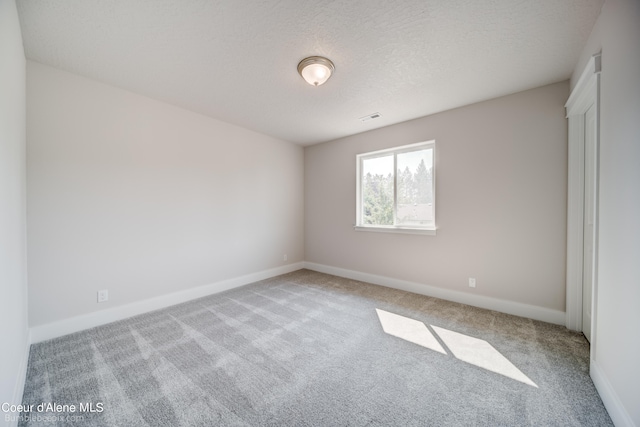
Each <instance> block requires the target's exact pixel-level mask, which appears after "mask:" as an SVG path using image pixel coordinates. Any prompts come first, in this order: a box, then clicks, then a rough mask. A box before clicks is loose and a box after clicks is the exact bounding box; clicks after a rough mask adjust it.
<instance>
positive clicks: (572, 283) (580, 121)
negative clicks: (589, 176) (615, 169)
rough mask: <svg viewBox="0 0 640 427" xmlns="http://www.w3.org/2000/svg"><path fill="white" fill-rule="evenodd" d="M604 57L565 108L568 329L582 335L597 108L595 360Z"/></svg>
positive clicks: (594, 61)
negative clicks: (590, 126)
mask: <svg viewBox="0 0 640 427" xmlns="http://www.w3.org/2000/svg"><path fill="white" fill-rule="evenodd" d="M600 71H601V54H600V53H598V54H596V55H593V56H592V57H591V58H590V59H589V62H588V63H587V66H586V67H585V69H584V71H583V72H582V74H581V75H580V79H579V80H578V83H577V84H576V86H575V87H574V89H573V91H571V95H570V96H569V99H568V100H567V103H566V104H565V108H566V110H567V119H568V120H569V141H568V142H569V147H568V148H569V152H568V155H569V161H568V177H567V178H568V189H567V197H568V199H567V281H566V291H567V301H566V326H567V328H569V329H572V330H576V331H582V330H583V325H582V281H583V277H582V276H583V251H584V239H583V233H584V189H585V166H584V162H585V132H584V126H585V113H586V112H587V110H588V109H589V108H590V107H591V106H592V105H593V107H594V108H595V118H596V120H595V127H596V129H595V131H594V136H595V144H594V145H595V153H594V154H595V156H594V158H595V186H594V193H595V194H594V196H595V199H594V200H595V212H594V214H595V218H594V239H593V292H592V308H591V316H592V317H591V357H592V359H593V358H594V356H595V343H596V335H597V329H596V327H595V326H596V325H597V306H598V304H597V301H598V299H597V297H598V281H597V278H598V274H597V271H598V262H597V261H598V240H597V239H598V186H599V185H598V183H599V175H598V163H599V147H600Z"/></svg>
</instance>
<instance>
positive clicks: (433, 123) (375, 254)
mask: <svg viewBox="0 0 640 427" xmlns="http://www.w3.org/2000/svg"><path fill="white" fill-rule="evenodd" d="M568 88H569V86H568V82H561V83H557V84H553V85H549V86H545V87H541V88H538V89H533V90H529V91H526V92H521V93H517V94H514V95H510V96H506V97H502V98H498V99H494V100H490V101H485V102H481V103H478V104H474V105H470V106H467V107H463V108H458V109H455V110H450V111H447V112H443V113H440V114H435V115H432V116H428V117H424V118H420V119H416V120H412V121H409V122H405V123H401V124H398V125H394V126H389V127H385V128H381V129H377V130H373V131H370V132H366V133H362V134H359V135H355V136H351V137H347V138H343V139H339V140H336V141H331V142H328V143H324V144H319V145H314V146H311V147H307V148H305V219H306V221H305V258H306V260H307V261H310V262H313V263H318V264H323V265H328V266H332V267H338V268H344V269H348V270H354V271H357V272H364V273H369V274H376V275H380V276H386V277H390V278H394V279H401V280H406V281H410V282H416V283H420V284H425V285H431V286H435V287H441V288H445V289H449V290H456V291H461V292H470V293H473V294H475V295H481V296H488V297H494V298H499V299H503V300H508V301H514V302H519V303H525V304H529V305H533V306H539V307H544V308H548V309H553V310H560V311H562V312H563V311H564V310H565V258H566V254H565V251H566V182H567V123H566V120H565V112H564V108H563V106H564V103H565V102H566V100H567V97H568V93H569V92H568ZM431 139H435V140H436V152H437V156H436V168H437V184H436V197H437V207H436V209H437V212H436V215H437V216H436V221H437V227H438V230H437V235H436V236H419V235H403V234H383V233H373V232H356V231H354V230H353V227H352V226H353V223H354V221H355V207H356V202H355V185H356V160H355V156H356V154H358V153H363V152H368V151H373V150H378V149H382V148H388V147H393V146H398V145H404V144H410V143H414V142H420V141H426V140H431ZM468 277H475V278H476V279H477V288H475V289H473V290H471V289H470V288H469V287H468V281H467V279H468Z"/></svg>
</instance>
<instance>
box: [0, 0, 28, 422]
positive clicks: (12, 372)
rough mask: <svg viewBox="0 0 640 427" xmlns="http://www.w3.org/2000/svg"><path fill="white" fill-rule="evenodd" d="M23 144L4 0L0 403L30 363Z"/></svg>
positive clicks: (13, 30) (14, 25)
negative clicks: (28, 358) (28, 353)
mask: <svg viewBox="0 0 640 427" xmlns="http://www.w3.org/2000/svg"><path fill="white" fill-rule="evenodd" d="M25 144H26V139H25V59H24V49H23V48H22V36H21V34H20V24H19V22H18V14H17V11H16V5H15V2H14V0H0V337H2V341H1V342H2V350H0V404H2V403H4V402H14V399H16V398H18V399H19V398H20V397H21V393H22V387H23V383H24V373H25V368H26V363H27V350H28V347H27V345H28V328H27V269H26V211H25V203H26V172H25V171H26V163H25ZM14 403H17V402H14ZM4 415H5V414H2V419H3V421H4Z"/></svg>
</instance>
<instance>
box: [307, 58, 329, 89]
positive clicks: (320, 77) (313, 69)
mask: <svg viewBox="0 0 640 427" xmlns="http://www.w3.org/2000/svg"><path fill="white" fill-rule="evenodd" d="M335 69H336V67H335V66H334V65H333V62H331V60H329V59H327V58H323V57H322V56H310V57H308V58H304V59H303V60H302V61H300V63H299V64H298V73H300V75H301V76H302V78H303V79H304V80H305V81H306V82H307V83H309V84H310V85H312V86H320V85H321V84H323V83H324V82H326V81H327V80H329V77H331V73H333V70H335Z"/></svg>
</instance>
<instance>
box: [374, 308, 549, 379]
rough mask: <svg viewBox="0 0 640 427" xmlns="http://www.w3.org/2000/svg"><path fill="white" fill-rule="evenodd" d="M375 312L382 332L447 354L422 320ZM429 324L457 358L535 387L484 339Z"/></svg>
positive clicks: (378, 310)
mask: <svg viewBox="0 0 640 427" xmlns="http://www.w3.org/2000/svg"><path fill="white" fill-rule="evenodd" d="M376 313H377V314H378V319H380V324H381V325H382V329H383V330H384V332H385V333H387V334H389V335H393V336H394V337H398V338H401V339H403V340H405V341H409V342H411V343H414V344H418V345H420V346H422V347H425V348H428V349H430V350H434V351H437V352H438V353H442V354H447V351H446V350H445V349H444V348H443V347H442V345H440V343H439V342H438V340H437V338H436V337H435V336H434V334H432V333H431V331H429V328H427V326H426V325H425V324H424V323H422V322H420V321H418V320H415V319H411V318H409V317H405V316H401V315H399V314H394V313H390V312H388V311H385V310H380V309H378V308H376ZM431 328H432V329H433V331H434V332H435V334H436V335H437V336H438V337H439V338H440V339H441V340H442V342H444V344H445V345H446V346H447V347H448V348H449V351H450V352H451V353H452V354H453V356H454V357H455V358H457V359H458V360H461V361H463V362H466V363H470V364H472V365H475V366H477V367H479V368H482V369H486V370H488V371H491V372H495V373H496V374H500V375H503V376H505V377H508V378H511V379H513V380H516V381H520V382H521V383H524V384H527V385H530V386H532V387H535V388H538V386H537V385H536V383H534V382H533V381H531V379H530V378H529V377H527V376H526V375H525V374H524V373H522V371H521V370H520V369H518V368H517V367H516V366H515V365H514V364H513V363H511V362H510V361H509V359H507V358H506V357H504V356H503V355H502V353H500V352H499V351H498V350H496V349H495V348H494V347H493V346H492V345H491V344H489V343H488V342H487V341H485V340H481V339H479V338H474V337H470V336H468V335H465V334H461V333H459V332H454V331H450V330H448V329H445V328H440V327H438V326H433V325H431Z"/></svg>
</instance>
